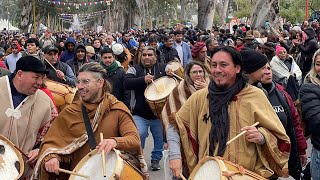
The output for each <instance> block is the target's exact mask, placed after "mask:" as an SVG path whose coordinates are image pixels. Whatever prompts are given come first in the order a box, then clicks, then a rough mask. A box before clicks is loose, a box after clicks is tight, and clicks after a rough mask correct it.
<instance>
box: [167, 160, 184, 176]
mask: <svg viewBox="0 0 320 180" xmlns="http://www.w3.org/2000/svg"><path fill="white" fill-rule="evenodd" d="M169 167H170V169H171V171H172V174H173V176H175V177H178V178H180V174H182V160H181V159H172V160H169Z"/></svg>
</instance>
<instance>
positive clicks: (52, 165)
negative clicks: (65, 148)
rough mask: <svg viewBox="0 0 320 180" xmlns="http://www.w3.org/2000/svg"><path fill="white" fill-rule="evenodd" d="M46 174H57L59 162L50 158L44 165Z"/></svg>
mask: <svg viewBox="0 0 320 180" xmlns="http://www.w3.org/2000/svg"><path fill="white" fill-rule="evenodd" d="M44 167H45V168H46V171H47V172H50V173H56V174H59V160H58V159H57V158H52V159H50V160H49V161H47V162H46V163H45V164H44Z"/></svg>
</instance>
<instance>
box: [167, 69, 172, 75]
mask: <svg viewBox="0 0 320 180" xmlns="http://www.w3.org/2000/svg"><path fill="white" fill-rule="evenodd" d="M173 73H174V72H173V70H172V69H168V70H167V71H166V74H167V75H168V76H173Z"/></svg>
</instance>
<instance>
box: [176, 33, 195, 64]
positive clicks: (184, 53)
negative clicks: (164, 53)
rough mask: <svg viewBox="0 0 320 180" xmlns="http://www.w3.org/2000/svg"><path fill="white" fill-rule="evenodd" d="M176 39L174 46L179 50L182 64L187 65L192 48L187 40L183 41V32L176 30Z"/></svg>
mask: <svg viewBox="0 0 320 180" xmlns="http://www.w3.org/2000/svg"><path fill="white" fill-rule="evenodd" d="M174 35H175V41H174V43H173V48H175V49H176V50H177V52H178V55H179V59H180V61H181V65H182V66H183V67H186V65H187V64H188V63H189V62H190V60H191V50H190V47H189V46H188V44H187V43H186V42H184V41H183V34H182V32H181V31H175V32H174Z"/></svg>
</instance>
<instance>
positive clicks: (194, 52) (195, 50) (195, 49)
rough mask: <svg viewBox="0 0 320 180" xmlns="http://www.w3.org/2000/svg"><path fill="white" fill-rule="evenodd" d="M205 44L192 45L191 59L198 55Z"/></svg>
mask: <svg viewBox="0 0 320 180" xmlns="http://www.w3.org/2000/svg"><path fill="white" fill-rule="evenodd" d="M205 46H206V44H205V43H204V42H196V43H195V44H194V45H193V48H192V50H191V55H192V57H193V58H196V57H198V55H199V52H200V50H201V49H202V48H203V47H205Z"/></svg>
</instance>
